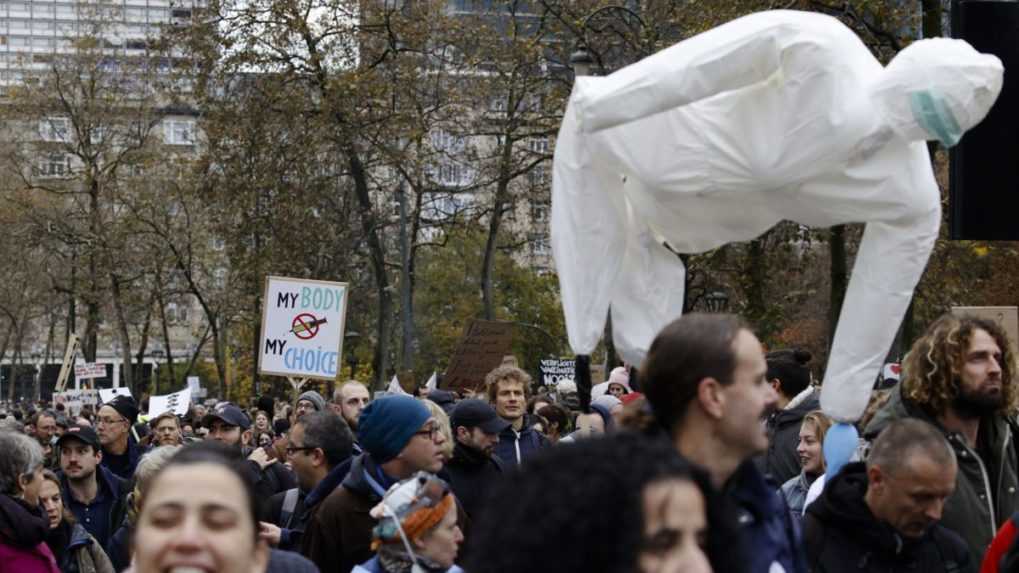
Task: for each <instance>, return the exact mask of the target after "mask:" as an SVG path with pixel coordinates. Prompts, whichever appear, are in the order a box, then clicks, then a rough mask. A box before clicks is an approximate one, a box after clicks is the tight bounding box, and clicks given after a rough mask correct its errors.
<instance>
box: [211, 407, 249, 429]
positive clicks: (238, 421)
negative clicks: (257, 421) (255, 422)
mask: <svg viewBox="0 0 1019 573" xmlns="http://www.w3.org/2000/svg"><path fill="white" fill-rule="evenodd" d="M213 420H221V421H222V422H223V423H224V424H228V425H231V426H239V427H240V428H241V429H242V430H247V429H248V428H250V427H251V420H250V419H248V415H247V414H245V413H244V412H243V411H242V410H241V409H240V408H238V407H237V406H235V405H233V404H231V403H230V402H219V403H218V404H216V407H214V408H213V409H212V410H210V411H209V413H208V414H206V415H205V418H204V419H203V420H202V425H204V426H206V427H212V421H213Z"/></svg>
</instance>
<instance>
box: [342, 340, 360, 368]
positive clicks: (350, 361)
mask: <svg viewBox="0 0 1019 573" xmlns="http://www.w3.org/2000/svg"><path fill="white" fill-rule="evenodd" d="M360 339H361V333H360V332H358V331H356V330H348V331H347V333H346V334H344V335H343V346H344V348H345V350H346V351H347V366H349V367H350V378H351V379H355V380H356V379H357V354H355V353H354V351H353V349H352V348H351V346H353V345H355V344H357V341H358V340H360Z"/></svg>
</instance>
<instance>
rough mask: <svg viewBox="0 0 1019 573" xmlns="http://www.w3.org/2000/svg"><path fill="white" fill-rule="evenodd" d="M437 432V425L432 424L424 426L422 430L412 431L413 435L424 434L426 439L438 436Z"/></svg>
mask: <svg viewBox="0 0 1019 573" xmlns="http://www.w3.org/2000/svg"><path fill="white" fill-rule="evenodd" d="M439 433H440V431H439V427H438V426H432V427H430V428H425V429H424V430H419V431H417V432H414V435H415V436H426V437H427V438H428V439H430V440H434V439H435V436H438V435H439Z"/></svg>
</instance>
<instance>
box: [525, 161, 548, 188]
mask: <svg viewBox="0 0 1019 573" xmlns="http://www.w3.org/2000/svg"><path fill="white" fill-rule="evenodd" d="M547 173H548V172H547V171H546V170H545V166H544V165H535V166H534V167H532V168H531V170H530V171H528V172H527V181H528V182H529V183H530V184H531V185H533V186H535V187H538V186H541V185H544V184H545V183H546V181H547V180H548V175H547Z"/></svg>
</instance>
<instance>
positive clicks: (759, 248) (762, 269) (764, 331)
mask: <svg viewBox="0 0 1019 573" xmlns="http://www.w3.org/2000/svg"><path fill="white" fill-rule="evenodd" d="M766 236H767V235H766V234H765V235H763V236H761V237H758V238H756V239H754V240H752V241H750V243H749V244H748V245H747V272H746V274H745V275H744V276H745V277H746V278H745V281H746V282H745V286H744V288H745V292H746V296H747V307H746V311H745V312H746V317H747V319H748V320H749V321H750V323H751V324H754V325H756V327H757V330H758V331H759V332H758V333H757V335H758V336H762V337H763V336H767V335H768V334H769V330H770V325H769V324H767V321H766V320H765V318H766V315H767V313H768V308H767V301H766V299H765V295H764V292H765V291H764V288H765V284H766V282H767V280H768V265H767V262H766V261H765V258H764V241H765V237H766Z"/></svg>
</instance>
